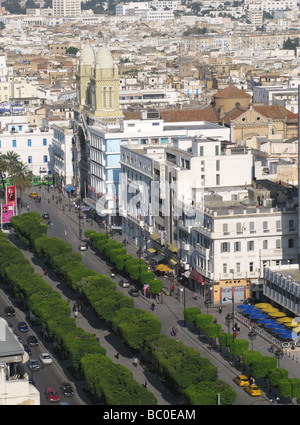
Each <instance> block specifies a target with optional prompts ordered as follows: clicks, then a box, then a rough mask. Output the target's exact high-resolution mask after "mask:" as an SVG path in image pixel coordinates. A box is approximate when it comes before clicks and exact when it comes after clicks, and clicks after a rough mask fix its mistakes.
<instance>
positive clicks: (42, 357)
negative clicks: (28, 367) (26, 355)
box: [40, 353, 52, 364]
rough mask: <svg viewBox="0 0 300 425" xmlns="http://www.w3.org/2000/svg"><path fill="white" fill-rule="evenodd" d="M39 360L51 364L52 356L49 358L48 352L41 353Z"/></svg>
mask: <svg viewBox="0 0 300 425" xmlns="http://www.w3.org/2000/svg"><path fill="white" fill-rule="evenodd" d="M40 361H41V362H42V363H43V364H52V358H51V356H50V354H48V353H41V354H40Z"/></svg>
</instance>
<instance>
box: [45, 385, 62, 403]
mask: <svg viewBox="0 0 300 425" xmlns="http://www.w3.org/2000/svg"><path fill="white" fill-rule="evenodd" d="M45 397H46V399H47V400H48V401H51V402H52V401H59V400H60V398H59V395H58V392H57V391H56V390H55V389H54V388H53V387H47V388H46V390H45Z"/></svg>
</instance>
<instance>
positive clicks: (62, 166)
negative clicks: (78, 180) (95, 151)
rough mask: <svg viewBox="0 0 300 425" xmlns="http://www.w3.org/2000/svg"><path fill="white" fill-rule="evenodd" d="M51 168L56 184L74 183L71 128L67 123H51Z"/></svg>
mask: <svg viewBox="0 0 300 425" xmlns="http://www.w3.org/2000/svg"><path fill="white" fill-rule="evenodd" d="M52 130H53V138H52V147H53V170H54V181H55V183H56V185H58V186H63V187H64V186H66V185H72V184H74V158H73V155H74V153H73V150H72V148H73V141H74V139H73V135H74V133H73V129H72V128H71V127H70V125H68V124H67V123H66V124H65V125H63V124H53V125H52Z"/></svg>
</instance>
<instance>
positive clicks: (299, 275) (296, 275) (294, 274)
mask: <svg viewBox="0 0 300 425" xmlns="http://www.w3.org/2000/svg"><path fill="white" fill-rule="evenodd" d="M278 272H279V273H280V274H282V275H283V276H285V277H286V278H288V277H289V276H291V278H292V279H293V280H295V282H296V283H297V284H298V285H300V270H299V269H286V270H284V269H280V270H278Z"/></svg>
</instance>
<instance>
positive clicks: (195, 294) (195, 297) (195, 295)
mask: <svg viewBox="0 0 300 425" xmlns="http://www.w3.org/2000/svg"><path fill="white" fill-rule="evenodd" d="M197 297H198V294H197V292H195V293H194V299H195V300H196V301H197Z"/></svg>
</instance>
